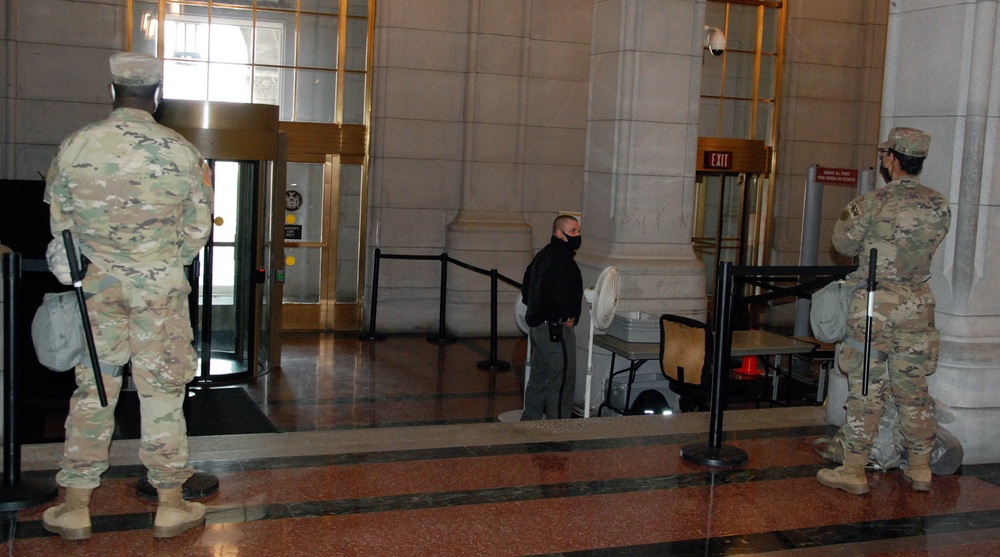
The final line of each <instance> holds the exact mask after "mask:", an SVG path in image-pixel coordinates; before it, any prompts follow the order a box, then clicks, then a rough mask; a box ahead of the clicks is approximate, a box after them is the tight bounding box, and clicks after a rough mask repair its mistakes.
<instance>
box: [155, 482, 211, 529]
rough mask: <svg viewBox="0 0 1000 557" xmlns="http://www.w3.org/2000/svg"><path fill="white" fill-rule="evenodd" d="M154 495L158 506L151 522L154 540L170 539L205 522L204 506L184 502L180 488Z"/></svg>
mask: <svg viewBox="0 0 1000 557" xmlns="http://www.w3.org/2000/svg"><path fill="white" fill-rule="evenodd" d="M156 493H157V497H158V499H159V502H160V504H159V505H158V506H157V507H156V518H155V519H154V520H153V537H154V538H172V537H174V536H176V535H177V534H180V533H182V532H185V531H187V530H190V529H191V528H194V527H195V526H198V525H200V524H202V523H203V522H205V505H202V504H201V503H188V502H187V501H185V500H184V497H183V495H182V494H181V488H180V487H172V488H170V489H157V490H156Z"/></svg>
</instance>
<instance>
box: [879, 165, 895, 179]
mask: <svg viewBox="0 0 1000 557" xmlns="http://www.w3.org/2000/svg"><path fill="white" fill-rule="evenodd" d="M878 173H879V174H881V175H882V179H883V180H885V183H886V184H888V183H889V182H891V181H892V174H890V173H889V169H888V168H886V167H885V165H883V164H882V163H881V162H880V163H878Z"/></svg>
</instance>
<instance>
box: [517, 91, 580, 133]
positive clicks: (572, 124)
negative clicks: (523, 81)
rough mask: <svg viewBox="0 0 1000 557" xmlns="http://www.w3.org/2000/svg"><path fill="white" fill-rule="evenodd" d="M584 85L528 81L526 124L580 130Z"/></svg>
mask: <svg viewBox="0 0 1000 557" xmlns="http://www.w3.org/2000/svg"><path fill="white" fill-rule="evenodd" d="M586 113H587V84H586V83H583V82H579V81H561V80H555V79H529V80H528V123H529V124H531V125H532V126H543V127H553V128H573V129H580V130H582V129H584V127H585V126H586V124H587V122H586V121H585V120H584V119H583V118H582V116H583V115H585V114H586Z"/></svg>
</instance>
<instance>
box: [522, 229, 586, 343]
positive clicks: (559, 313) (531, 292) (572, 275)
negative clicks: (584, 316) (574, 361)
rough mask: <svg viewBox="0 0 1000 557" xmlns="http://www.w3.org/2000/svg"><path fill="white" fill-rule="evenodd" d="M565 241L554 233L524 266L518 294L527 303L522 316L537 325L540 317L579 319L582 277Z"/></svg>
mask: <svg viewBox="0 0 1000 557" xmlns="http://www.w3.org/2000/svg"><path fill="white" fill-rule="evenodd" d="M573 256H574V253H573V251H572V250H570V249H569V246H568V244H567V243H566V242H564V241H562V240H560V239H559V238H556V237H555V236H553V237H552V239H551V240H550V241H549V245H547V246H545V247H544V248H542V251H540V252H538V254H537V255H535V258H534V259H533V260H532V261H531V264H530V265H528V268H527V269H525V270H524V280H523V282H522V286H521V297H522V299H523V300H524V304H525V305H526V306H527V307H528V311H527V314H526V315H525V320H526V321H527V323H528V325H530V326H532V327H537V326H538V325H541V324H542V322H543V321H550V322H552V321H560V320H566V319H570V318H572V319H574V320H579V318H580V311H581V307H582V303H583V277H582V275H581V274H580V267H578V266H577V264H576V261H574V260H573Z"/></svg>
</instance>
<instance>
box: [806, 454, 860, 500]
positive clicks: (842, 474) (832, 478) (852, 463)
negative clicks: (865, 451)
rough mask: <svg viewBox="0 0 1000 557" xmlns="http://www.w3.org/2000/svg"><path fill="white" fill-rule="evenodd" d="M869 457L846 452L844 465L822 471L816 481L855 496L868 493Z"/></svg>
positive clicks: (817, 475) (818, 473) (817, 474)
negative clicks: (866, 469)
mask: <svg viewBox="0 0 1000 557" xmlns="http://www.w3.org/2000/svg"><path fill="white" fill-rule="evenodd" d="M866 464H868V455H859V454H854V453H852V452H848V451H844V464H843V466H839V467H837V468H833V469H830V470H820V471H819V472H817V473H816V480H817V481H818V482H819V483H821V484H823V485H825V486H826V487H832V488H834V489H843V490H844V491H846V492H848V493H853V494H855V495H864V494H865V493H868V476H866V475H865V465H866Z"/></svg>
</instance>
